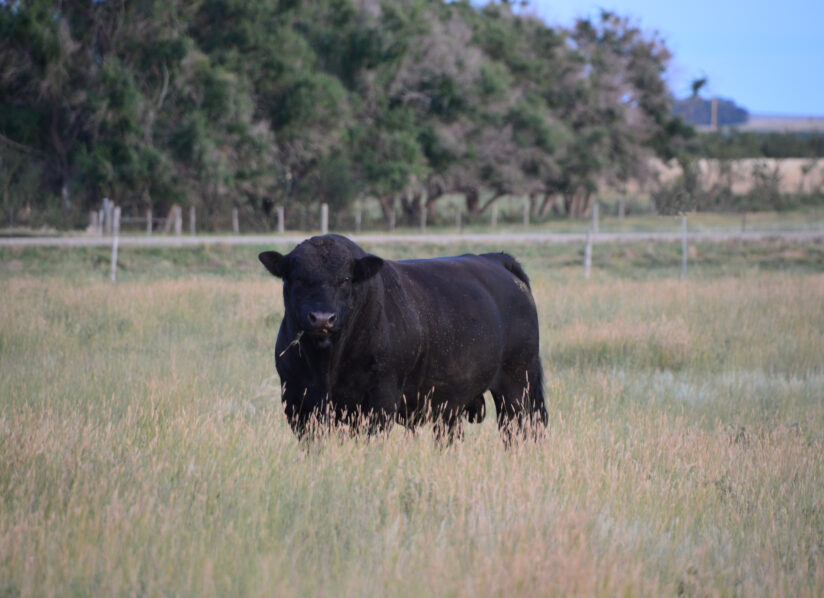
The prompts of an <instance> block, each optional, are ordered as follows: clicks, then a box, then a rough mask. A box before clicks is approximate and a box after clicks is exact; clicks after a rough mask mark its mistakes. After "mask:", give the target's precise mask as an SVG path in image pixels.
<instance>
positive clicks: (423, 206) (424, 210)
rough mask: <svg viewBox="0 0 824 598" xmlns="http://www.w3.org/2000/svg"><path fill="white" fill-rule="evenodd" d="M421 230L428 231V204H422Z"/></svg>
mask: <svg viewBox="0 0 824 598" xmlns="http://www.w3.org/2000/svg"><path fill="white" fill-rule="evenodd" d="M421 232H422V233H425V232H426V206H425V205H424V204H421Z"/></svg>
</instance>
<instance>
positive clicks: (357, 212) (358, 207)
mask: <svg viewBox="0 0 824 598" xmlns="http://www.w3.org/2000/svg"><path fill="white" fill-rule="evenodd" d="M360 230H361V205H360V202H358V203H356V204H355V233H356V234H360Z"/></svg>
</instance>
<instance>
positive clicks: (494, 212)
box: [492, 203, 498, 228]
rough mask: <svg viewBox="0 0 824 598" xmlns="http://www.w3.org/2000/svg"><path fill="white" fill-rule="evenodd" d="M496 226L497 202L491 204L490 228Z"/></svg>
mask: <svg viewBox="0 0 824 598" xmlns="http://www.w3.org/2000/svg"><path fill="white" fill-rule="evenodd" d="M497 227H498V204H497V203H494V204H492V228H497Z"/></svg>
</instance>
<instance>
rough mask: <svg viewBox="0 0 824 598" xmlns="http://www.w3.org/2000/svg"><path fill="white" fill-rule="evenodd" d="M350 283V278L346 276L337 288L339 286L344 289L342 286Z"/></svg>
mask: <svg viewBox="0 0 824 598" xmlns="http://www.w3.org/2000/svg"><path fill="white" fill-rule="evenodd" d="M350 282H352V279H351V278H350V277H348V276H347V277H346V278H344V279H343V280H341V281H340V282H339V283H338V286H339V287H344V286H346V285H348V284H349V283H350Z"/></svg>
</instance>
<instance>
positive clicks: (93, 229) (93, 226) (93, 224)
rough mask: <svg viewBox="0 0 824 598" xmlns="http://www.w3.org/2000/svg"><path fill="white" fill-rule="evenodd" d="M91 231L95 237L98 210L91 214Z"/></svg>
mask: <svg viewBox="0 0 824 598" xmlns="http://www.w3.org/2000/svg"><path fill="white" fill-rule="evenodd" d="M89 230H90V231H91V233H92V234H93V235H96V234H97V210H92V211H91V212H89Z"/></svg>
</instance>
